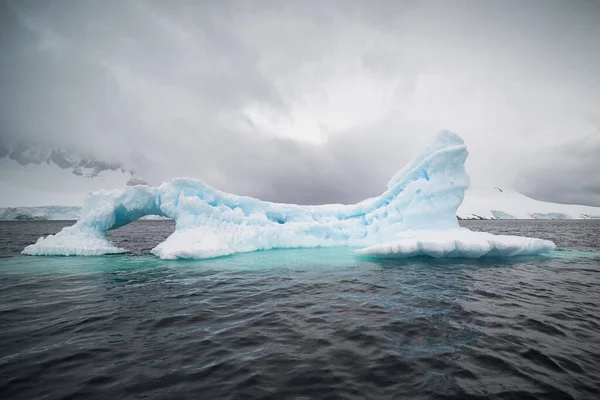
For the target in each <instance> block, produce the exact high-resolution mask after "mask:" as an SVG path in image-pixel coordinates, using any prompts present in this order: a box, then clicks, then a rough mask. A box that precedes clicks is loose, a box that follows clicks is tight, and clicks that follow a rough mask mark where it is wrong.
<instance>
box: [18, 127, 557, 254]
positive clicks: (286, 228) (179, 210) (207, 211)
mask: <svg viewBox="0 0 600 400" xmlns="http://www.w3.org/2000/svg"><path fill="white" fill-rule="evenodd" d="M467 155H468V152H467V148H466V146H465V144H464V142H463V140H462V139H461V138H460V137H459V136H458V135H457V134H455V133H453V132H450V131H441V132H439V133H438V134H437V135H435V136H434V137H433V139H432V140H431V141H430V143H429V144H428V145H427V147H426V148H425V149H424V150H423V152H421V154H419V155H418V156H417V157H416V158H415V159H414V160H413V161H411V162H410V163H409V164H408V165H406V166H405V167H404V168H403V169H402V170H400V171H399V172H398V173H397V174H396V175H395V176H394V177H393V178H392V179H391V180H390V182H389V183H388V186H387V189H386V190H385V191H384V192H383V193H382V194H381V195H380V196H378V197H375V198H371V199H367V200H364V201H362V202H360V203H357V204H352V205H341V204H328V205H318V206H302V205H295V204H280V203H272V202H266V201H261V200H258V199H254V198H251V197H245V196H236V195H233V194H229V193H225V192H221V191H219V190H216V189H214V188H212V187H210V186H208V185H206V184H205V183H204V182H202V181H200V180H197V179H191V178H177V179H173V180H171V181H168V182H165V183H163V184H162V185H160V186H158V187H150V186H142V185H139V186H133V187H126V188H123V189H121V190H115V191H100V192H95V193H92V194H91V195H90V196H88V198H87V199H86V201H85V204H84V207H83V209H82V213H81V218H80V219H79V221H78V222H77V223H76V224H75V225H73V226H71V227H68V228H65V229H63V230H62V231H61V232H59V233H57V234H56V235H49V236H47V237H46V238H40V239H38V241H37V242H36V243H35V244H32V245H30V246H27V247H26V248H25V250H23V254H28V255H97V254H107V253H119V252H123V251H125V250H124V249H120V248H116V247H115V246H114V245H112V243H110V242H109V241H108V240H107V239H106V235H105V233H106V231H108V230H111V229H116V228H118V227H120V226H123V225H126V224H128V223H130V222H132V221H134V220H136V219H139V218H141V217H143V216H145V215H160V216H165V217H168V218H171V219H173V220H175V222H176V229H175V232H174V233H173V234H172V235H171V236H169V237H168V238H167V239H166V240H165V241H164V242H162V243H160V244H159V245H158V246H156V247H155V248H154V249H153V250H152V253H153V254H155V255H157V256H159V257H161V258H164V259H176V258H194V259H204V258H212V257H218V256H225V255H229V254H233V253H240V252H249V251H255V250H268V249H274V248H297V247H325V246H351V247H356V248H361V249H360V250H358V251H359V252H360V253H361V255H369V256H373V257H383V256H385V257H406V256H413V255H430V256H433V257H446V256H451V257H481V256H484V255H493V256H512V255H517V254H527V255H532V254H539V253H542V252H546V251H549V250H552V249H553V248H554V244H553V243H552V242H549V241H545V240H540V239H532V238H519V237H514V236H513V237H501V236H494V235H490V234H480V233H476V232H470V231H468V230H465V229H460V227H459V225H458V221H457V218H456V210H457V208H458V206H459V205H460V204H461V202H462V201H463V198H464V193H465V189H466V188H467V187H468V185H469V177H468V175H467V173H466V172H465V167H464V162H465V159H466V158H467ZM465 231H466V232H469V233H468V234H466V233H465ZM507 238H508V239H507ZM490 240H491V242H490ZM398 241H400V242H398ZM450 241H452V243H453V245H449V243H450ZM486 241H488V245H489V246H488V247H489V250H488V251H482V247H481V243H482V242H486ZM398 243H400V244H398ZM410 243H413V244H414V245H415V246H417V247H418V249H419V250H418V251H415V249H414V246H413V247H411V245H409V244H410ZM423 243H426V245H423ZM519 246H522V247H523V248H526V249H527V251H525V250H524V251H521V252H519V251H517V250H516V248H517V247H519ZM483 247H484V250H485V248H487V247H486V246H485V245H484V246H483Z"/></svg>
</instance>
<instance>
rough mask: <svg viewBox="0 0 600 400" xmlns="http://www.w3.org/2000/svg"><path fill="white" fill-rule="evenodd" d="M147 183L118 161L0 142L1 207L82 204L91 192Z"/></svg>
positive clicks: (35, 146)
mask: <svg viewBox="0 0 600 400" xmlns="http://www.w3.org/2000/svg"><path fill="white" fill-rule="evenodd" d="M144 183H145V181H144V180H143V179H142V178H141V177H139V176H137V175H136V174H135V172H134V171H132V170H129V169H126V168H125V167H124V166H123V165H121V164H120V163H117V162H106V161H102V160H98V159H95V158H93V157H86V156H82V155H81V154H78V153H77V152H73V151H66V150H64V149H60V148H48V147H44V146H39V145H31V144H24V143H0V185H1V187H2V190H1V192H0V207H37V206H44V207H45V206H48V205H60V206H79V205H81V204H83V200H84V199H85V197H86V196H87V194H88V193H89V192H91V191H96V190H102V189H117V188H122V187H123V186H125V185H136V184H144ZM1 211H2V210H0V212H1ZM4 212H6V210H4ZM40 212H41V213H42V214H43V213H44V212H42V211H41V210H32V211H31V215H34V216H35V215H39V213H40ZM48 212H49V213H50V214H52V211H48ZM59 214H60V213H59ZM8 215H12V211H11V212H9V214H8Z"/></svg>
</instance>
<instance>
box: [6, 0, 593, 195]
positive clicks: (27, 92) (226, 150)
mask: <svg viewBox="0 0 600 400" xmlns="http://www.w3.org/2000/svg"><path fill="white" fill-rule="evenodd" d="M1 4H2V5H1V6H0V7H1V10H0V18H2V20H0V26H1V27H2V28H1V29H2V31H1V37H0V40H1V42H0V43H1V48H2V53H1V54H0V80H1V82H2V92H1V93H0V132H1V135H2V137H3V138H4V139H11V138H12V139H14V138H18V139H22V140H27V141H32V142H40V143H45V144H51V145H53V146H67V147H76V148H78V150H80V151H83V152H89V153H93V154H94V156H96V157H98V158H101V159H106V160H108V161H113V160H118V161H120V162H122V163H123V164H125V165H126V166H127V167H128V168H132V169H135V170H136V171H138V173H140V174H141V175H142V176H144V177H145V178H146V179H148V180H149V181H151V182H152V183H159V182H160V181H162V180H166V179H170V178H173V177H176V176H193V177H198V178H202V179H204V180H206V181H207V182H208V183H210V184H212V185H213V186H215V187H217V188H219V189H223V190H227V191H232V192H235V193H240V194H247V195H252V196H256V197H261V198H264V199H269V200H276V201H286V202H299V203H322V202H352V201H357V200H360V199H361V198H363V197H367V196H373V195H376V194H378V192H380V191H381V190H382V189H383V187H384V185H385V183H386V181H387V180H388V179H389V178H390V177H391V176H392V175H393V174H394V172H395V171H396V170H397V169H399V168H400V167H401V166H402V165H403V164H404V163H405V162H407V161H408V160H409V159H410V157H411V156H412V155H414V154H415V153H416V152H417V151H418V150H419V148H420V147H421V146H422V145H423V143H424V142H425V140H426V139H427V137H428V136H430V135H431V134H432V133H433V132H435V131H436V130H438V129H442V128H448V129H452V130H455V131H457V132H458V133H460V134H461V135H462V136H463V137H464V139H465V141H466V142H467V144H468V146H469V149H470V152H471V156H470V158H469V161H468V170H469V173H470V174H471V176H472V178H473V184H474V185H479V186H485V185H488V186H497V185H504V186H512V187H515V188H516V189H518V190H521V191H523V192H525V193H526V194H528V195H531V196H533V197H536V198H540V199H542V200H553V201H565V202H578V203H585V204H595V205H600V193H599V191H598V187H600V182H598V180H597V178H596V176H597V171H598V170H599V169H598V167H599V165H598V163H597V162H596V161H595V160H596V157H595V156H594V154H600V153H598V150H600V146H599V145H598V143H599V142H598V137H600V134H599V131H598V123H597V122H598V117H599V112H598V110H600V70H599V69H598V68H597V66H598V65H600V47H599V45H598V43H600V3H598V2H589V1H573V2H558V1H556V2H555V1H528V2H518V1H514V2H510V1H509V2H493V3H492V2H480V1H464V2H444V1H435V2H434V1H432V2H413V1H406V2H388V1H380V2H364V1H325V2H316V1H303V2H291V1H290V2H271V1H251V2H250V1H214V2H210V1H207V2H192V1H190V2H187V1H178V2H162V1H143V0H139V1H106V2H94V1H75V0H71V1H54V2H40V1H31V2H28V1H18V2H17V1H12V2H10V1H9V2H4V3H1ZM594 152H595V153H594Z"/></svg>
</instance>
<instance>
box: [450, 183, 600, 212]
mask: <svg viewBox="0 0 600 400" xmlns="http://www.w3.org/2000/svg"><path fill="white" fill-rule="evenodd" d="M457 215H458V217H459V218H462V219H591V218H600V207H590V206H580V205H574V204H557V203H548V202H545V201H539V200H534V199H532V198H530V197H527V196H525V195H523V194H521V193H518V192H514V191H511V190H506V189H502V188H490V189H487V190H485V189H483V190H482V189H474V188H471V189H469V190H468V191H467V194H466V196H465V199H464V201H463V202H462V204H461V205H460V207H459V208H458V211H457Z"/></svg>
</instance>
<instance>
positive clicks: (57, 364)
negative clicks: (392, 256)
mask: <svg viewBox="0 0 600 400" xmlns="http://www.w3.org/2000/svg"><path fill="white" fill-rule="evenodd" d="M70 224H72V222H68V221H47V222H40V221H35V222H0V398H2V399H41V398H43V399H87V398H89V399H111V400H114V399H137V398H147V399H298V400H305V399H403V398H419V399H563V398H564V399H571V398H575V399H598V398H600V221H461V225H463V226H466V227H468V228H470V229H473V230H477V231H488V232H491V233H497V234H511V235H525V236H533V237H540V238H544V239H550V240H553V241H554V242H555V243H556V244H557V246H558V247H559V250H558V251H555V252H553V253H551V254H550V255H548V256H545V257H534V258H519V259H482V260H434V259H427V258H419V259H409V260H403V261H369V260H364V259H357V258H355V257H354V256H353V255H352V252H351V251H350V250H349V249H345V248H333V249H325V248H320V249H301V250H272V251H261V252H254V253H247V254H238V255H234V256H229V257H222V258H217V259H213V260H204V261H189V260H188V261H164V260H160V259H157V258H156V257H154V256H152V255H150V254H149V250H150V249H151V248H152V247H154V246H155V245H156V244H158V243H159V242H161V241H163V240H164V239H165V238H166V237H167V236H168V235H169V234H170V233H171V232H172V231H173V230H174V223H173V222H171V221H138V222H135V223H132V224H130V225H127V226H125V227H123V228H120V229H118V230H116V231H113V232H110V233H109V237H110V238H111V239H112V240H113V242H114V243H115V244H116V245H117V246H119V247H125V248H127V249H130V250H131V253H129V254H124V255H112V256H101V257H28V256H21V255H20V254H19V253H20V251H21V250H22V249H23V248H24V247H25V246H26V245H28V244H30V243H33V242H35V241H36V240H37V238H38V237H39V236H42V235H47V234H50V233H54V232H58V231H59V230H60V229H61V228H62V227H64V226H67V225H70Z"/></svg>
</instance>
